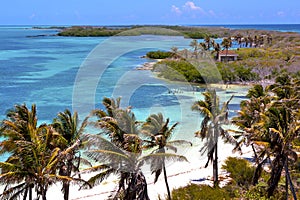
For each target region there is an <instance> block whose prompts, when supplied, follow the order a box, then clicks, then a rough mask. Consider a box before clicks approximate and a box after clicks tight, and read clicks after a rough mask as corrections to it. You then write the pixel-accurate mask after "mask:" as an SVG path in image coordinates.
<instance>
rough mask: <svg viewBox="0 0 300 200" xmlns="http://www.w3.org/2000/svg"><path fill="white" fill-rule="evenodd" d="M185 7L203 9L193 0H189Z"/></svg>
mask: <svg viewBox="0 0 300 200" xmlns="http://www.w3.org/2000/svg"><path fill="white" fill-rule="evenodd" d="M183 7H184V8H186V9H188V10H199V11H203V10H202V8H200V7H199V6H196V5H195V3H194V2H192V1H187V2H186V3H185V4H184V6H183Z"/></svg>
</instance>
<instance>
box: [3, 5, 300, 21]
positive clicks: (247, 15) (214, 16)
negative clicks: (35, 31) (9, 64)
mask: <svg viewBox="0 0 300 200" xmlns="http://www.w3.org/2000/svg"><path fill="white" fill-rule="evenodd" d="M269 23H272V24H276V23H297V24H300V0H285V1H282V0H249V1H242V0H227V1H222V0H191V1H189V0H151V1H149V0H148V1H145V0H105V1H101V0H8V1H3V2H1V7H0V24H1V25H13V24H16V25H43V24H44V25H83V24H89V25H124V24H200V25H201V24H269Z"/></svg>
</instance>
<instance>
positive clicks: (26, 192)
mask: <svg viewBox="0 0 300 200" xmlns="http://www.w3.org/2000/svg"><path fill="white" fill-rule="evenodd" d="M28 189H29V187H27V188H26V189H25V192H24V196H23V200H26V198H27V194H28Z"/></svg>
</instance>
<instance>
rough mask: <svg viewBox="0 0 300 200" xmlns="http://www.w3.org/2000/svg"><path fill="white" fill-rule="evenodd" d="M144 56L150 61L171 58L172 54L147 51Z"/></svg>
mask: <svg viewBox="0 0 300 200" xmlns="http://www.w3.org/2000/svg"><path fill="white" fill-rule="evenodd" d="M146 56H147V57H148V58H151V59H165V58H171V57H172V56H173V54H172V52H168V51H159V50H158V51H149V52H148V53H147V54H146Z"/></svg>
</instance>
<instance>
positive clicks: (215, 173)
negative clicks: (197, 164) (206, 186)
mask: <svg viewBox="0 0 300 200" xmlns="http://www.w3.org/2000/svg"><path fill="white" fill-rule="evenodd" d="M214 148H215V152H214V153H215V156H214V160H213V180H214V187H217V186H219V178H218V142H217V141H216V144H215V147H214Z"/></svg>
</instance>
